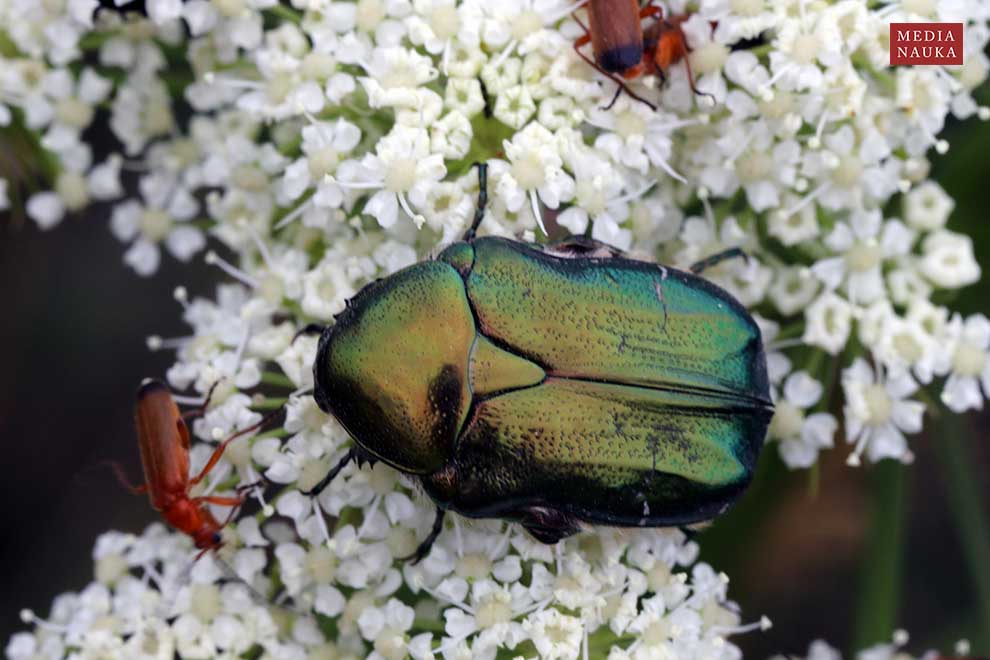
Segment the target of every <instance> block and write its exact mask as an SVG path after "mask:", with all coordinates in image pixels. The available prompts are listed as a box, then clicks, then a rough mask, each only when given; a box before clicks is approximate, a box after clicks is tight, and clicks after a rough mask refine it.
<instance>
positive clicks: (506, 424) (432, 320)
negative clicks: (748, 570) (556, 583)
mask: <svg viewBox="0 0 990 660" xmlns="http://www.w3.org/2000/svg"><path fill="white" fill-rule="evenodd" d="M479 174H480V177H481V193H480V196H479V202H478V211H477V214H476V217H475V220H474V223H473V225H472V226H471V228H470V229H469V230H468V231H467V233H466V235H465V237H464V239H463V240H462V241H460V242H457V243H454V244H453V245H450V246H449V247H447V248H446V249H445V250H444V251H443V252H441V253H440V255H439V256H438V257H437V258H436V259H434V260H430V261H424V262H420V263H417V264H415V265H413V266H410V267H408V268H406V269H404V270H401V271H399V272H397V273H395V274H393V275H391V276H389V277H386V278H384V279H382V280H379V281H377V282H374V283H372V284H369V285H368V286H366V287H365V288H364V289H362V290H361V291H360V292H359V293H358V294H357V295H356V296H355V297H354V298H353V299H352V300H351V301H350V302H349V304H348V306H347V309H345V310H344V311H343V312H342V313H341V314H340V315H338V316H337V319H336V323H335V324H334V325H332V326H330V327H328V328H325V329H323V330H322V334H321V337H320V342H319V349H318V350H317V354H316V360H315V363H314V365H313V374H314V381H315V390H314V397H315V399H316V402H317V404H318V405H319V406H320V408H321V409H322V410H324V411H326V412H328V413H330V414H332V415H333V416H334V417H336V418H337V420H338V421H339V422H340V423H341V424H342V425H343V426H344V428H345V429H347V431H348V432H349V433H350V434H351V436H352V437H353V438H354V441H355V445H354V446H353V448H352V449H351V450H350V451H349V452H348V453H347V454H346V456H344V458H343V459H342V460H341V461H340V462H339V463H338V464H337V465H336V466H334V467H333V469H332V470H330V472H329V473H328V474H327V476H326V477H325V478H324V479H323V481H321V482H320V484H318V485H317V486H316V488H314V489H313V490H312V491H310V494H315V493H318V492H319V491H321V490H322V489H323V488H324V487H326V485H327V484H328V483H329V482H330V481H331V480H332V479H333V478H334V477H335V476H336V475H337V473H339V471H340V470H341V469H342V468H343V467H344V466H345V465H346V464H347V463H348V462H350V461H352V460H358V461H359V462H363V461H365V460H368V461H378V460H380V461H383V462H385V463H387V464H388V465H391V466H392V467H394V468H396V469H397V470H400V471H402V472H405V473H407V474H411V475H415V476H416V477H418V478H419V480H420V481H421V483H422V485H423V488H424V489H425V491H426V492H427V493H428V494H429V495H430V497H431V498H432V499H433V500H434V501H435V502H436V504H437V515H436V518H435V520H434V525H433V530H432V532H431V533H430V535H429V537H427V539H426V540H425V541H423V543H422V544H421V545H420V546H419V548H418V549H417V551H416V553H415V554H414V555H413V557H414V558H415V559H416V560H418V559H421V558H422V557H424V556H425V555H426V553H428V552H429V549H430V546H431V545H432V543H433V541H434V540H435V539H436V537H437V535H438V534H439V533H440V530H441V528H442V523H443V517H444V514H445V512H446V511H448V510H449V511H455V512H457V513H460V514H462V515H465V516H469V517H473V518H490V517H497V518H505V519H508V520H513V521H517V522H519V523H520V524H522V525H523V526H524V527H525V528H526V529H527V530H528V531H529V533H530V534H532V535H533V536H534V537H535V538H536V539H538V540H540V541H542V542H544V543H556V542H557V541H559V540H560V539H562V538H564V537H566V536H569V535H571V534H574V533H575V532H577V531H578V530H579V526H580V524H581V523H590V524H602V525H614V526H645V527H667V526H684V525H690V524H693V523H698V522H702V521H706V520H710V519H711V518H713V517H715V516H717V515H718V514H719V513H721V512H722V511H724V510H725V509H726V508H727V507H728V506H729V505H730V504H731V503H732V502H733V501H735V500H736V498H738V497H739V495H740V494H741V493H742V491H743V490H744V489H745V488H746V486H747V485H748V484H749V481H750V479H751V477H752V473H753V469H754V466H755V464H756V460H757V456H758V454H759V451H760V448H761V446H762V444H763V439H764V436H765V434H766V430H767V425H768V424H769V422H770V418H771V416H772V405H771V401H770V392H769V384H768V381H767V368H766V357H765V355H764V351H763V345H762V341H761V338H760V331H759V329H758V327H757V325H756V323H755V322H754V320H753V318H752V317H751V316H750V315H749V313H748V312H747V311H746V310H745V309H744V308H743V306H742V305H741V304H740V303H739V302H737V301H736V300H735V299H734V298H732V296H730V295H729V294H728V293H726V292H725V291H723V290H722V289H720V288H718V287H716V286H715V285H713V284H711V283H710V282H708V281H707V280H705V279H703V278H701V277H699V276H697V275H696V274H692V273H687V272H682V271H679V270H675V269H673V268H666V267H663V266H659V265H657V264H653V263H649V262H644V261H636V260H633V259H629V258H627V257H624V256H623V255H622V254H621V253H620V252H619V251H618V250H616V249H614V248H611V247H609V246H607V245H605V244H603V243H598V242H596V241H592V240H589V239H584V238H572V239H569V240H566V241H564V242H561V243H556V244H553V245H551V246H538V245H532V244H527V243H522V242H518V241H513V240H508V239H504V238H493V237H485V238H475V231H476V230H477V227H478V224H479V223H480V221H481V219H482V217H483V214H484V206H485V203H486V197H487V195H486V182H485V167H484V166H483V165H481V166H479ZM720 258H721V255H716V258H715V259H708V260H706V261H705V262H702V263H701V264H698V265H697V269H698V270H700V269H702V268H704V267H707V266H709V265H711V263H713V262H714V261H716V260H720ZM693 270H694V269H693Z"/></svg>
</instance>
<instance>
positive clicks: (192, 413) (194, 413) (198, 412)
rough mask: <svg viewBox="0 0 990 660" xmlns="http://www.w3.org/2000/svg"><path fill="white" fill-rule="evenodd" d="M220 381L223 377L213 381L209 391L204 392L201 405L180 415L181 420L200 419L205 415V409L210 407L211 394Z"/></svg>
mask: <svg viewBox="0 0 990 660" xmlns="http://www.w3.org/2000/svg"><path fill="white" fill-rule="evenodd" d="M222 380H223V377H222V376H221V377H220V378H217V379H216V380H215V381H213V384H212V385H210V389H209V390H207V391H206V398H205V399H203V405H201V406H198V407H196V408H193V409H192V410H187V411H186V412H184V413H182V419H184V420H186V421H189V420H190V419H192V418H193V417H202V416H203V415H205V414H206V409H207V408H209V407H210V401H212V400H213V392H214V391H216V389H217V385H219V384H220V381H222Z"/></svg>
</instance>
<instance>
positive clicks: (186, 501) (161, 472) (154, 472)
mask: <svg viewBox="0 0 990 660" xmlns="http://www.w3.org/2000/svg"><path fill="white" fill-rule="evenodd" d="M214 387H216V385H214ZM212 392H213V390H212V388H211V390H210V394H212ZM210 394H207V397H206V402H205V403H204V404H203V406H202V407H201V408H199V409H197V410H194V411H191V412H190V413H187V414H186V416H190V415H195V414H201V413H202V412H203V411H205V409H206V406H207V405H208V404H209V399H210ZM276 412H278V411H276ZM273 414H274V413H273ZM184 417H185V416H183V414H182V413H180V412H179V408H178V406H177V405H176V403H175V399H173V398H172V394H171V392H170V391H169V389H168V387H166V386H165V384H164V383H162V382H161V381H157V380H153V379H146V380H145V381H144V382H142V383H141V386H140V387H139V388H138V392H137V404H136V405H135V421H136V426H137V435H138V447H139V449H140V452H141V464H142V466H143V468H144V479H145V483H144V484H142V485H140V486H130V485H128V488H130V489H131V490H132V491H133V492H134V493H135V494H140V493H148V497H149V499H150V500H151V506H152V507H153V508H154V509H155V510H156V511H159V512H161V514H162V517H163V518H164V519H165V520H166V521H167V522H168V523H169V524H170V525H172V526H173V527H174V528H176V529H177V530H179V531H181V532H184V533H186V534H188V535H189V536H191V537H192V539H193V541H194V543H195V544H196V547H197V548H199V549H200V553H199V554H198V555H197V556H196V558H197V559H199V558H200V557H202V556H203V554H205V553H206V552H207V551H209V550H217V549H219V548H220V547H221V546H222V545H223V540H222V538H221V535H220V532H221V530H222V529H223V528H224V527H225V526H226V525H227V524H228V523H229V522H230V521H231V520H232V519H233V517H234V514H235V513H236V512H237V509H238V507H239V506H240V505H241V504H243V503H244V499H245V497H244V495H243V494H240V493H239V494H238V496H236V497H223V496H217V495H206V496H201V497H190V490H191V489H192V488H193V487H194V486H196V484H198V483H199V482H201V481H202V480H203V479H204V478H205V477H206V475H207V474H209V473H210V471H211V470H212V469H213V468H214V467H215V466H216V464H217V462H218V461H219V460H220V458H221V457H222V456H223V452H224V450H225V449H226V448H227V446H228V445H229V444H230V443H231V442H233V441H234V440H236V439H237V438H239V437H242V436H244V435H246V434H248V433H251V432H252V431H256V430H258V429H259V428H261V427H262V426H263V425H264V424H265V423H266V422H267V421H268V420H269V419H270V418H271V417H272V415H268V416H266V417H265V418H264V419H262V420H261V421H260V422H258V423H257V424H254V425H253V426H249V427H248V428H245V429H243V430H241V431H237V432H236V433H233V434H232V435H230V436H229V437H227V438H226V439H225V440H223V441H222V442H221V443H220V444H219V445H217V448H216V449H215V450H214V451H213V454H212V455H211V456H210V459H209V460H208V461H207V462H206V465H204V466H203V469H202V470H200V472H199V474H197V475H195V476H193V477H190V475H189V427H188V426H187V425H186V422H185V418H184ZM117 476H118V477H119V478H120V479H121V481H122V482H123V483H125V485H127V481H126V479H125V478H124V477H123V475H122V474H121V472H120V471H119V470H118V475H117ZM251 486H253V484H252V485H250V486H248V487H241V488H239V489H238V490H239V491H241V490H246V489H247V488H250V487H251ZM207 504H215V505H218V506H227V507H231V509H230V514H229V515H228V516H227V518H226V520H224V521H223V523H221V522H219V521H218V520H217V519H216V518H215V517H214V516H213V514H212V513H211V512H210V510H209V509H208V508H207V506H206V505H207Z"/></svg>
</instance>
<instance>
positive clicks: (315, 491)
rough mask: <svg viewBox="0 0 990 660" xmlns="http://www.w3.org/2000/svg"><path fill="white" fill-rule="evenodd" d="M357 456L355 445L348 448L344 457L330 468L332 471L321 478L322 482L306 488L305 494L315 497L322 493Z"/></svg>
mask: <svg viewBox="0 0 990 660" xmlns="http://www.w3.org/2000/svg"><path fill="white" fill-rule="evenodd" d="M355 458H357V452H356V451H355V450H354V448H353V447H351V448H350V450H348V452H347V453H346V454H344V457H343V458H342V459H340V461H339V462H338V463H337V464H336V465H334V466H333V467H332V468H330V471H329V472H327V476H325V477H323V478H322V479H320V483H318V484H316V485H315V486H313V487H312V488H310V489H309V490H304V491H303V495H308V496H309V497H313V496H315V495H319V494H320V493H322V492H323V489H324V488H326V487H327V486H329V485H330V482H331V481H333V480H334V478H335V477H336V476H337V475H338V474H340V471H341V470H343V469H344V468H345V467H346V466H347V464H348V463H350V462H351V461H353V460H354V459H355Z"/></svg>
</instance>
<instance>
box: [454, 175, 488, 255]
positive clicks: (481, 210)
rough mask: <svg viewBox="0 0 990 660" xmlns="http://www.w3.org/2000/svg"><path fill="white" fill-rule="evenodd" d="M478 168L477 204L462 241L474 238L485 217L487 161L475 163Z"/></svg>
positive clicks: (486, 204)
mask: <svg viewBox="0 0 990 660" xmlns="http://www.w3.org/2000/svg"><path fill="white" fill-rule="evenodd" d="M474 166H475V167H477V168H478V205H477V206H476V207H475V209H474V220H472V221H471V226H470V227H468V230H467V231H466V232H464V237H463V238H462V239H461V240H462V241H464V242H470V241H472V240H474V235H475V234H476V233H477V232H478V227H479V226H480V225H481V221H482V220H484V219H485V208H487V206H488V163H481V162H479V163H475V164H474Z"/></svg>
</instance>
